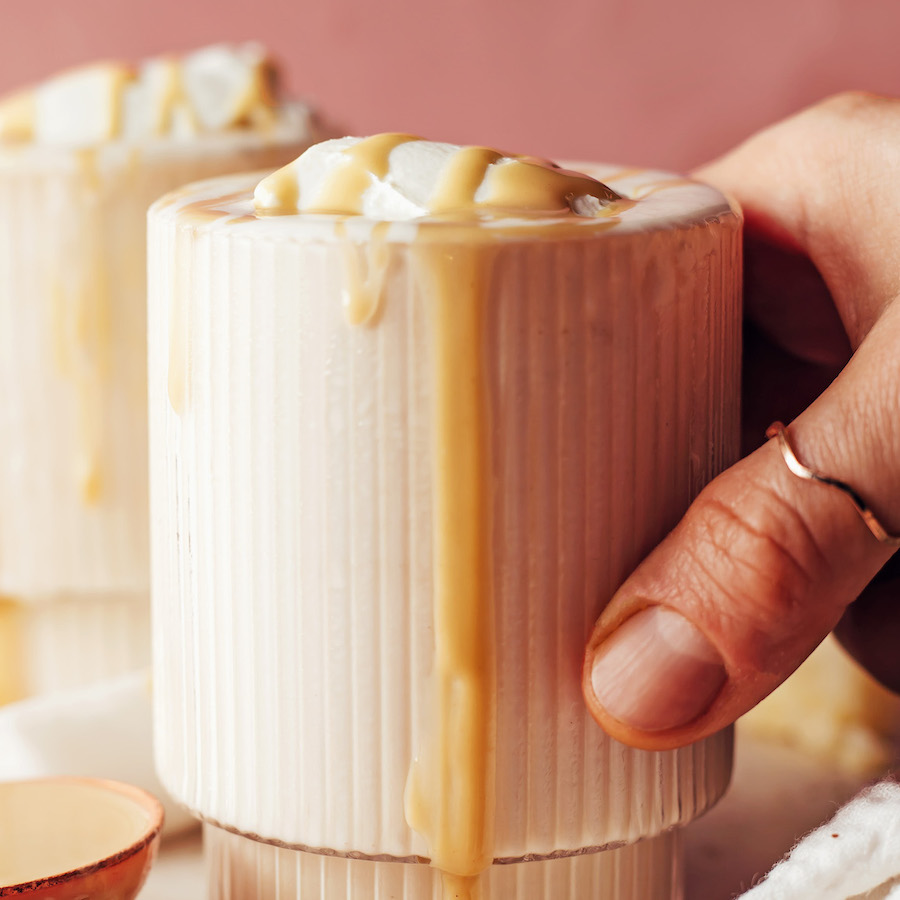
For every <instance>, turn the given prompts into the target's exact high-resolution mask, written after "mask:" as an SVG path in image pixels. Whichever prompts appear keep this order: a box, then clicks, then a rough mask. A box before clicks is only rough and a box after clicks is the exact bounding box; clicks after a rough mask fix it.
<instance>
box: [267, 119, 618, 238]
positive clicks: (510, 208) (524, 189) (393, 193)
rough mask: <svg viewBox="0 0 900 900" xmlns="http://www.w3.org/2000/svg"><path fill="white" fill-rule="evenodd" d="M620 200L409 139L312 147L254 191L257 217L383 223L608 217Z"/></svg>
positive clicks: (558, 172) (546, 174)
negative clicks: (326, 216)
mask: <svg viewBox="0 0 900 900" xmlns="http://www.w3.org/2000/svg"><path fill="white" fill-rule="evenodd" d="M621 199H622V198H621V197H620V196H619V195H618V194H616V193H615V191H613V190H611V189H610V188H608V187H607V186H606V185H605V184H603V183H601V182H600V181H597V179H595V178H592V177H591V176H589V175H584V174H582V173H580V172H572V171H569V170H567V169H562V168H560V167H558V166H557V165H555V164H554V163H552V162H549V161H548V160H544V159H538V158H536V157H532V156H517V155H512V154H506V153H502V152H500V151H499V150H492V149H490V148H487V147H461V146H457V145H455V144H445V143H437V142H433V141H426V140H422V139H421V138H417V137H414V136H412V135H408V134H379V135H374V136H372V137H368V138H358V137H344V138H337V139H335V140H330V141H323V142H322V143H319V144H314V145H313V146H312V147H310V148H309V149H308V150H306V152H305V153H303V154H302V155H301V156H300V157H298V158H297V159H296V160H294V162H292V163H290V164H289V165H287V166H285V167H284V168H282V169H279V170H278V171H277V172H274V173H273V174H272V175H269V176H268V177H266V178H264V179H263V180H262V181H261V182H260V183H259V184H258V185H257V187H256V191H255V193H254V202H255V206H256V209H257V211H258V212H267V213H280V214H294V213H332V214H336V215H360V216H364V217H366V218H372V219H380V220H387V221H403V220H408V219H416V218H421V217H423V216H441V215H456V214H466V213H469V214H472V213H475V214H485V215H530V216H534V215H558V214H560V213H575V214H576V215H579V216H588V217H594V216H602V215H606V214H609V213H610V212H612V210H609V209H608V207H610V205H611V204H613V203H615V202H616V201H618V200H621Z"/></svg>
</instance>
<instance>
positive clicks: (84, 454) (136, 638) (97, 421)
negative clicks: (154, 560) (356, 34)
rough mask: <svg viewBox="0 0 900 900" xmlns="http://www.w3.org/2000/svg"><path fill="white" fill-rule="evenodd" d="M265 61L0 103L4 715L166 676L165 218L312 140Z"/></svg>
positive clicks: (157, 71) (194, 57) (180, 60)
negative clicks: (160, 325)
mask: <svg viewBox="0 0 900 900" xmlns="http://www.w3.org/2000/svg"><path fill="white" fill-rule="evenodd" d="M273 79H274V74H273V68H272V64H271V62H270V60H269V59H268V58H267V56H266V55H265V53H264V51H263V50H262V49H261V48H260V47H258V46H256V45H252V44H246V45H239V46H234V47H232V46H216V47H208V48H205V49H203V50H199V51H196V52H194V53H191V54H188V55H186V56H184V57H174V56H173V57H160V58H158V59H151V60H148V61H146V62H144V63H143V64H141V65H139V66H129V65H125V64H120V63H97V64H94V65H89V66H85V67H83V68H80V69H74V70H72V71H70V72H65V73H63V74H61V75H58V76H56V77H54V78H51V79H49V80H48V81H46V82H43V83H42V84H39V85H37V86H36V87H34V88H30V89H28V90H23V91H20V92H18V93H16V94H13V95H11V96H9V97H7V98H6V99H4V100H0V504H2V507H3V510H4V514H3V517H2V520H0V703H2V702H7V701H11V700H15V699H18V698H21V697H24V696H30V695H34V694H40V693H44V692H46V691H51V690H57V689H60V688H71V687H76V686H78V685H85V684H89V683H93V682H96V681H98V680H100V679H103V678H106V677H108V676H111V675H115V674H118V673H121V672H125V671H129V670H132V669H137V668H139V667H140V666H142V665H147V664H148V663H149V656H150V646H149V644H150V641H149V628H150V626H149V574H150V573H149V524H148V515H149V513H148V496H147V495H148V487H147V449H146V447H147V424H146V420H147V403H146V387H147V386H146V211H147V208H148V207H149V205H150V204H151V203H152V202H153V201H154V200H155V199H156V198H157V197H159V196H160V195H162V194H163V193H165V192H166V191H169V190H172V189H173V188H175V187H177V186H178V185H181V184H185V183H186V182H189V181H192V180H196V179H198V178H202V177H208V176H212V175H220V174H225V173H227V172H234V171H238V170H246V169H248V168H257V167H266V166H275V165H279V164H282V163H284V162H287V161H288V160H290V159H292V158H293V157H295V156H296V155H297V153H298V152H300V151H301V150H302V149H303V148H304V147H305V146H307V145H308V144H309V143H310V142H311V140H312V139H313V133H314V125H313V122H312V119H311V116H310V112H309V110H308V109H307V108H306V107H305V106H303V105H300V104H285V103H282V102H280V101H279V100H278V99H277V98H276V96H275V93H274V86H273V85H274V82H273Z"/></svg>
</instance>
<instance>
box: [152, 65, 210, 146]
mask: <svg viewBox="0 0 900 900" xmlns="http://www.w3.org/2000/svg"><path fill="white" fill-rule="evenodd" d="M160 65H161V66H162V67H163V70H164V72H165V82H164V87H163V91H162V95H161V96H160V99H159V106H158V107H157V109H156V117H155V121H154V123H153V128H152V131H153V134H154V135H156V136H157V137H162V136H163V135H164V134H169V132H171V131H172V130H173V129H174V126H175V115H176V113H182V114H184V115H187V116H188V117H189V119H190V122H191V125H192V127H193V128H194V130H195V131H196V130H199V125H198V122H197V116H196V114H195V113H194V110H193V108H192V107H191V101H190V98H189V97H188V95H187V93H186V91H185V89H184V83H183V82H182V78H181V64H180V63H179V62H178V60H177V59H174V58H172V57H167V58H165V59H163V60H161V61H160Z"/></svg>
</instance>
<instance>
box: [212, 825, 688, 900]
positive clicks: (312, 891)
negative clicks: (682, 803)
mask: <svg viewBox="0 0 900 900" xmlns="http://www.w3.org/2000/svg"><path fill="white" fill-rule="evenodd" d="M203 840H204V848H205V851H204V852H205V856H206V866H207V883H208V885H209V895H208V896H209V900H301V898H306V900H308V898H312V897H315V898H316V900H450V897H448V896H445V894H444V892H443V887H442V881H441V874H440V872H438V871H437V870H436V869H432V868H431V867H430V866H428V865H424V864H415V863H396V862H373V861H370V860H359V859H347V858H346V857H342V856H322V855H319V854H315V853H305V852H302V851H299V850H290V849H286V848H283V847H277V846H274V845H271V844H264V843H261V842H259V841H256V840H253V839H252V838H248V837H244V836H242V835H238V834H233V833H231V832H229V831H225V830H223V829H221V828H217V827H216V826H213V825H204V830H203ZM478 882H479V884H478V886H477V888H476V889H475V890H474V891H473V892H472V895H471V897H472V900H681V898H682V896H683V895H682V869H681V834H680V831H679V830H677V829H676V830H673V831H670V832H667V833H666V834H663V835H661V836H659V837H656V838H650V839H647V840H643V841H639V842H638V843H636V844H629V845H628V846H625V847H621V848H618V849H615V850H607V851H605V852H603V853H591V854H585V855H584V856H569V857H564V858H561V859H552V860H541V861H534V862H522V863H515V864H510V865H501V866H491V867H490V869H488V870H487V871H486V872H485V873H484V874H483V875H482V876H481V877H480V878H479V879H478ZM450 896H452V895H450Z"/></svg>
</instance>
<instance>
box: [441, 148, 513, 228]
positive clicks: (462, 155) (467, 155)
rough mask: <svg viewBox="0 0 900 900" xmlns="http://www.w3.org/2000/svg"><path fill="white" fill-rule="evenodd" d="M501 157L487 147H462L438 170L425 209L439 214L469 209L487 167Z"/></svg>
mask: <svg viewBox="0 0 900 900" xmlns="http://www.w3.org/2000/svg"><path fill="white" fill-rule="evenodd" d="M502 158H503V154H502V153H500V152H499V151H497V150H491V149H490V148H489V147H463V148H462V149H461V150H460V151H459V152H458V153H456V154H454V156H453V158H452V159H451V160H450V162H449V163H448V164H447V165H446V166H445V167H444V170H443V172H441V177H440V180H439V181H438V183H437V186H436V187H435V189H434V192H433V193H432V195H431V197H430V198H429V200H428V209H429V212H431V213H432V214H434V215H441V214H442V213H448V212H457V211H459V210H462V209H471V207H472V206H473V205H474V203H475V192H476V191H477V190H478V188H479V187H481V183H482V182H483V181H484V176H485V173H486V172H487V170H488V167H489V166H491V165H492V164H493V163H495V162H497V160H498V159H502Z"/></svg>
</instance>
